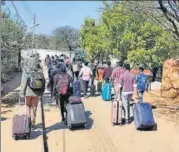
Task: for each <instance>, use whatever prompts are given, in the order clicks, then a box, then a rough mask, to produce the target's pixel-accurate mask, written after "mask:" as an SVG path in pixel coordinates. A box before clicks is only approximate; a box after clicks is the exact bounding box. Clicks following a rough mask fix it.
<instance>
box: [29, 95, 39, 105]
mask: <svg viewBox="0 0 179 152" xmlns="http://www.w3.org/2000/svg"><path fill="white" fill-rule="evenodd" d="M38 101H39V97H38V96H26V105H27V106H29V107H32V106H33V107H37V106H38Z"/></svg>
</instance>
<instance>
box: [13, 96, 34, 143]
mask: <svg viewBox="0 0 179 152" xmlns="http://www.w3.org/2000/svg"><path fill="white" fill-rule="evenodd" d="M18 108H20V99H19V107H18ZM25 108H26V101H25ZM25 111H26V110H25ZM30 133H31V120H30V118H28V116H27V115H26V114H16V115H14V116H13V119H12V137H13V138H14V139H15V140H17V139H18V138H26V139H29V138H30Z"/></svg>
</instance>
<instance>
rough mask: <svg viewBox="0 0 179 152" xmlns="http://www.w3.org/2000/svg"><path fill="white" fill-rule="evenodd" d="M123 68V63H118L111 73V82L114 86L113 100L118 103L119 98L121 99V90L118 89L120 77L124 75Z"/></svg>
mask: <svg viewBox="0 0 179 152" xmlns="http://www.w3.org/2000/svg"><path fill="white" fill-rule="evenodd" d="M124 71H125V70H124V68H123V62H122V61H120V62H118V63H117V67H116V68H115V69H114V70H113V72H112V76H111V77H112V81H113V84H114V91H115V100H116V101H119V100H121V99H119V97H121V93H122V88H120V87H119V84H120V77H121V75H122V74H123V73H124Z"/></svg>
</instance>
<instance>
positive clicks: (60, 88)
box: [54, 64, 72, 121]
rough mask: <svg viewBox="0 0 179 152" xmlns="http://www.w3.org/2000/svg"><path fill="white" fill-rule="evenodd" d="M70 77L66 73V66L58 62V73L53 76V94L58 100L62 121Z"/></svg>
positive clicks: (63, 119)
mask: <svg viewBox="0 0 179 152" xmlns="http://www.w3.org/2000/svg"><path fill="white" fill-rule="evenodd" d="M71 82H72V78H71V77H70V75H69V74H67V71H66V67H65V66H63V65H62V64H60V67H59V71H58V73H56V74H55V78H54V86H55V88H54V95H55V96H56V97H57V98H56V100H58V101H57V103H58V102H60V109H61V116H62V121H65V116H64V112H65V111H66V108H65V106H66V104H67V103H68V97H69V94H68V93H69V88H70V83H71Z"/></svg>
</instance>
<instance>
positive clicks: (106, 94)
mask: <svg viewBox="0 0 179 152" xmlns="http://www.w3.org/2000/svg"><path fill="white" fill-rule="evenodd" d="M102 99H103V100H104V101H110V100H111V99H112V85H111V84H110V83H105V84H104V86H103V89H102Z"/></svg>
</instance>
